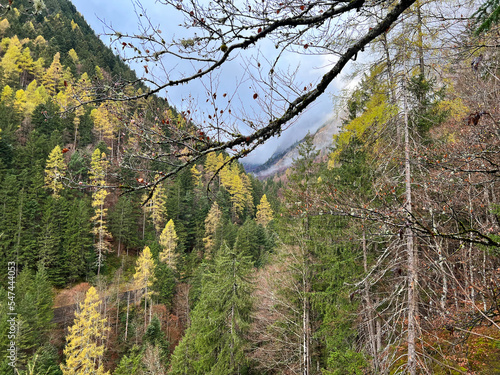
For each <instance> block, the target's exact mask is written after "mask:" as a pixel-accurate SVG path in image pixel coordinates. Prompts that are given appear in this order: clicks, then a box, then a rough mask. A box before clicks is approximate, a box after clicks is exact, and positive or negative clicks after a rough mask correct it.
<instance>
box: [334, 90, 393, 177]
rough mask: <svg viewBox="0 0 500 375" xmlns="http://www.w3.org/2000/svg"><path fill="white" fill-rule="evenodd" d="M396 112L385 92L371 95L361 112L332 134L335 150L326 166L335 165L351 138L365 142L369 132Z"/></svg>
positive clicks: (378, 128)
mask: <svg viewBox="0 0 500 375" xmlns="http://www.w3.org/2000/svg"><path fill="white" fill-rule="evenodd" d="M397 113H398V109H397V107H396V106H395V105H392V104H389V103H388V101H387V97H386V95H385V94H382V93H379V94H374V95H372V97H371V98H370V100H369V101H368V103H367V104H366V109H365V111H364V112H363V114H361V116H359V117H356V118H355V119H354V120H352V121H351V122H349V123H348V124H346V125H345V126H344V127H343V129H342V131H341V132H340V133H339V134H336V135H334V137H333V139H334V144H335V151H333V152H332V153H331V154H330V160H329V162H328V167H329V168H334V167H335V165H336V163H337V162H338V158H339V156H340V154H341V153H342V151H343V150H344V148H345V147H347V146H348V145H349V144H350V142H351V141H352V140H353V139H357V140H359V141H360V142H362V143H364V142H366V141H367V139H368V136H369V135H370V134H373V133H377V132H378V131H379V130H380V129H381V128H382V127H383V126H384V125H385V124H386V123H387V122H388V121H389V120H390V119H392V118H393V117H394V116H396V115H397ZM368 130H370V131H368Z"/></svg>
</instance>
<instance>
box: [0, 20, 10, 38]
mask: <svg viewBox="0 0 500 375" xmlns="http://www.w3.org/2000/svg"><path fill="white" fill-rule="evenodd" d="M9 27H10V24H9V20H8V19H7V18H4V19H3V20H1V21H0V34H2V35H3V34H5V32H6V31H7V29H8V28H9Z"/></svg>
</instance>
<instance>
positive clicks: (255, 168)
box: [242, 117, 340, 179]
mask: <svg viewBox="0 0 500 375" xmlns="http://www.w3.org/2000/svg"><path fill="white" fill-rule="evenodd" d="M339 126H340V119H338V118H337V117H332V118H330V119H329V120H327V121H326V122H325V123H324V124H323V125H322V126H321V127H320V128H319V129H318V130H317V131H316V132H314V133H313V143H314V145H315V146H316V149H318V150H320V153H319V156H318V158H324V157H325V156H326V155H328V152H329V148H330V147H331V146H332V144H333V135H334V134H335V133H337V131H338V128H339ZM303 140H304V138H302V139H300V140H299V141H296V142H295V143H293V144H291V145H290V146H288V147H286V148H284V149H278V150H277V151H276V152H274V153H273V154H272V155H271V156H270V157H269V159H268V160H267V161H266V162H265V163H263V164H260V165H258V164H250V163H245V160H243V161H242V162H243V165H244V166H245V170H246V171H247V172H251V173H253V174H254V175H255V176H256V177H258V178H260V179H264V178H267V177H270V176H273V175H276V174H280V173H283V172H284V171H286V169H287V168H289V167H290V166H291V165H292V163H293V161H294V159H296V158H297V157H298V156H299V154H298V150H297V146H298V145H299V144H300V143H301V142H302V141H303Z"/></svg>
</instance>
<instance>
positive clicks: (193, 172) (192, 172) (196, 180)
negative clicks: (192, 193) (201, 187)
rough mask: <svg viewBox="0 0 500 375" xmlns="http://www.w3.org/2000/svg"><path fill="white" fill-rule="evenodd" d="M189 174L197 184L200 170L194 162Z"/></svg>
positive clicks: (199, 178)
mask: <svg viewBox="0 0 500 375" xmlns="http://www.w3.org/2000/svg"><path fill="white" fill-rule="evenodd" d="M191 174H192V175H193V179H194V183H195V184H196V185H198V184H199V183H200V181H201V172H200V171H199V170H198V168H196V164H195V165H193V166H192V167H191Z"/></svg>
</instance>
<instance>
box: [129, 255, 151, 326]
mask: <svg viewBox="0 0 500 375" xmlns="http://www.w3.org/2000/svg"><path fill="white" fill-rule="evenodd" d="M154 268H155V263H154V260H153V256H152V254H151V249H150V248H149V247H148V246H146V247H145V248H144V250H143V251H142V253H141V255H140V257H139V258H137V262H136V265H135V274H134V280H135V285H136V287H137V288H139V289H144V329H146V316H147V307H148V302H147V301H148V298H149V299H150V300H151V298H150V295H151V286H152V285H153V283H154V280H155V277H154Z"/></svg>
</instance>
